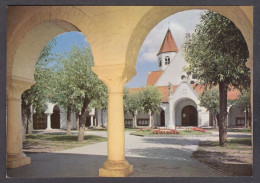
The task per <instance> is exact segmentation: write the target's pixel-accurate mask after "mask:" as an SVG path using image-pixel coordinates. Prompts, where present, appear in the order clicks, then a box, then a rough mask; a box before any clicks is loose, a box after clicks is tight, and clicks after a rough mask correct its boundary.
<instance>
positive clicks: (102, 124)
mask: <svg viewBox="0 0 260 183" xmlns="http://www.w3.org/2000/svg"><path fill="white" fill-rule="evenodd" d="M100 113H101V126H102V127H104V122H103V120H104V119H103V109H101V111H100Z"/></svg>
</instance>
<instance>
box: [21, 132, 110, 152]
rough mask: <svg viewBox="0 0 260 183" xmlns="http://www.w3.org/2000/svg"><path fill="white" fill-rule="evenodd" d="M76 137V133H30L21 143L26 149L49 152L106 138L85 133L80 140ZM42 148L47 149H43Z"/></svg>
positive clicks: (101, 140)
mask: <svg viewBox="0 0 260 183" xmlns="http://www.w3.org/2000/svg"><path fill="white" fill-rule="evenodd" d="M77 138H78V136H77V135H59V134H32V135H26V139H25V140H24V142H23V145H24V149H26V150H32V151H34V150H35V149H38V150H39V151H41V152H46V151H47V152H51V151H56V150H64V149H71V148H74V147H81V146H84V145H87V144H94V143H97V142H103V141H106V140H107V139H106V138H105V137H101V136H96V135H85V136H84V140H83V141H82V142H78V141H77ZM44 149H48V150H46V151H45V150H44Z"/></svg>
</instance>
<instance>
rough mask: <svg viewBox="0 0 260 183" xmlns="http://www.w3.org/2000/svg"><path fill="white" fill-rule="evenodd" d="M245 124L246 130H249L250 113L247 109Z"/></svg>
mask: <svg viewBox="0 0 260 183" xmlns="http://www.w3.org/2000/svg"><path fill="white" fill-rule="evenodd" d="M245 123H246V128H249V112H248V110H247V109H246V121H245Z"/></svg>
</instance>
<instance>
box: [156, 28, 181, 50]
mask: <svg viewBox="0 0 260 183" xmlns="http://www.w3.org/2000/svg"><path fill="white" fill-rule="evenodd" d="M164 52H178V47H177V45H176V43H175V41H174V39H173V36H172V33H171V31H170V29H169V27H168V30H167V32H166V35H165V37H164V40H163V42H162V45H161V48H160V50H159V52H158V53H157V55H159V54H161V53H164Z"/></svg>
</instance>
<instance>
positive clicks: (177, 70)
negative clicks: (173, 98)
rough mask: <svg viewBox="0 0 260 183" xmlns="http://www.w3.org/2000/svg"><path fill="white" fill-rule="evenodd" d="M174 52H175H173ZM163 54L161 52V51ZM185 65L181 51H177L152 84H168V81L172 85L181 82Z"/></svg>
mask: <svg viewBox="0 0 260 183" xmlns="http://www.w3.org/2000/svg"><path fill="white" fill-rule="evenodd" d="M173 53H174V54H176V53H175V52H173ZM162 54H163V53H162ZM185 66H187V63H186V61H185V60H184V58H183V56H182V51H179V52H178V53H177V54H176V55H175V56H174V57H173V58H172V60H171V63H170V64H169V65H168V67H167V69H166V70H165V71H164V72H163V73H162V75H161V77H160V78H159V79H158V80H157V82H156V83H155V85H154V86H168V84H169V82H170V83H171V84H173V85H179V84H180V83H181V81H182V80H181V76H182V74H183V72H184V70H183V68H184V67H185Z"/></svg>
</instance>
